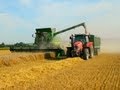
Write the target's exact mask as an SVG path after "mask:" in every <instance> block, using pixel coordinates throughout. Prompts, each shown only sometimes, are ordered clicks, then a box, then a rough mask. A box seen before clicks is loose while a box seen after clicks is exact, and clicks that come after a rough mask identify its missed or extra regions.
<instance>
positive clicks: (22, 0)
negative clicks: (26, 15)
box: [19, 0, 32, 7]
mask: <svg viewBox="0 0 120 90" xmlns="http://www.w3.org/2000/svg"><path fill="white" fill-rule="evenodd" d="M19 1H20V3H21V5H22V6H24V7H29V6H30V5H31V4H32V0H19Z"/></svg>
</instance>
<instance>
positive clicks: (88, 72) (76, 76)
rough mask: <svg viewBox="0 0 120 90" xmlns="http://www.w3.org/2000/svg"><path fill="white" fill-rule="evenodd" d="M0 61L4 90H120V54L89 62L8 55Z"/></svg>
mask: <svg viewBox="0 0 120 90" xmlns="http://www.w3.org/2000/svg"><path fill="white" fill-rule="evenodd" d="M5 59H7V61H6V60H5ZM0 60H1V63H0V89H1V90H2V89H3V90H4V89H5V90H56V89H57V90H73V89H74V90H120V53H101V54H100V55H99V56H95V57H94V58H93V59H90V60H87V61H86V60H83V59H81V58H79V57H77V58H67V59H63V60H58V61H57V60H46V59H44V54H43V53H9V54H7V55H1V56H0Z"/></svg>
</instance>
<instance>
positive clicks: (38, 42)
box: [10, 23, 100, 57]
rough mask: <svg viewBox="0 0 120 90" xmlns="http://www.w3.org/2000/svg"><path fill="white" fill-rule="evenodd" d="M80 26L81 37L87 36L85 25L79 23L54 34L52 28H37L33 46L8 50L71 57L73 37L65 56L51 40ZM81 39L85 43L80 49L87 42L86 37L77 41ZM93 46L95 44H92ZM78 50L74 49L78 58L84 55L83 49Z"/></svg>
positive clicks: (21, 46) (54, 31) (19, 46)
mask: <svg viewBox="0 0 120 90" xmlns="http://www.w3.org/2000/svg"><path fill="white" fill-rule="evenodd" d="M80 26H83V27H84V29H85V34H84V35H83V36H88V35H87V30H86V26H85V23H81V24H78V25H75V26H72V27H69V28H66V29H64V30H61V31H58V32H56V29H55V28H53V29H52V28H37V29H36V33H35V34H36V36H35V41H34V44H33V45H27V44H25V45H24V44H23V45H14V46H12V47H10V50H11V51H16V52H17V51H19V52H27V51H28V52H36V51H42V52H49V51H50V52H55V54H56V57H59V56H65V55H67V56H73V52H74V51H75V47H74V43H75V42H74V41H73V40H74V39H73V38H74V37H71V47H69V48H67V49H68V50H67V54H65V52H64V50H63V49H62V48H60V47H59V46H57V45H55V44H54V43H52V40H53V39H54V37H55V36H56V35H58V34H61V33H64V32H66V31H69V30H72V29H75V28H77V27H80ZM78 33H79V32H78ZM79 36H80V35H79ZM75 37H76V36H75ZM92 37H94V36H92ZM81 39H84V41H85V42H81V43H82V46H81V47H83V46H85V45H84V44H85V43H86V41H88V40H86V37H84V38H79V40H78V41H80V40H81ZM88 39H89V38H88ZM93 39H94V38H93ZM93 39H92V42H93V43H94V42H96V41H93ZM94 40H95V39H94ZM97 41H98V40H97ZM99 41H100V40H99ZM99 41H98V42H99ZM94 45H95V43H94ZM98 46H100V43H99V45H98ZM91 47H93V48H94V46H93V44H92V46H91ZM87 48H88V47H87ZM99 48H100V47H99ZM78 49H80V50H77V49H76V50H77V51H76V52H78V51H79V56H81V55H82V54H83V53H84V52H83V51H84V50H83V48H78ZM68 54H69V55H68ZM74 54H75V53H74ZM76 55H77V53H76Z"/></svg>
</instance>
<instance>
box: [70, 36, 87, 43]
mask: <svg viewBox="0 0 120 90" xmlns="http://www.w3.org/2000/svg"><path fill="white" fill-rule="evenodd" d="M70 39H71V42H72V43H74V42H77V41H81V42H82V43H83V44H85V43H87V42H89V35H86V34H75V35H71V37H70Z"/></svg>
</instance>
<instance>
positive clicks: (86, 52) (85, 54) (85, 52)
mask: <svg viewBox="0 0 120 90" xmlns="http://www.w3.org/2000/svg"><path fill="white" fill-rule="evenodd" d="M83 58H84V59H85V60H88V59H89V50H88V48H85V49H84V56H83Z"/></svg>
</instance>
